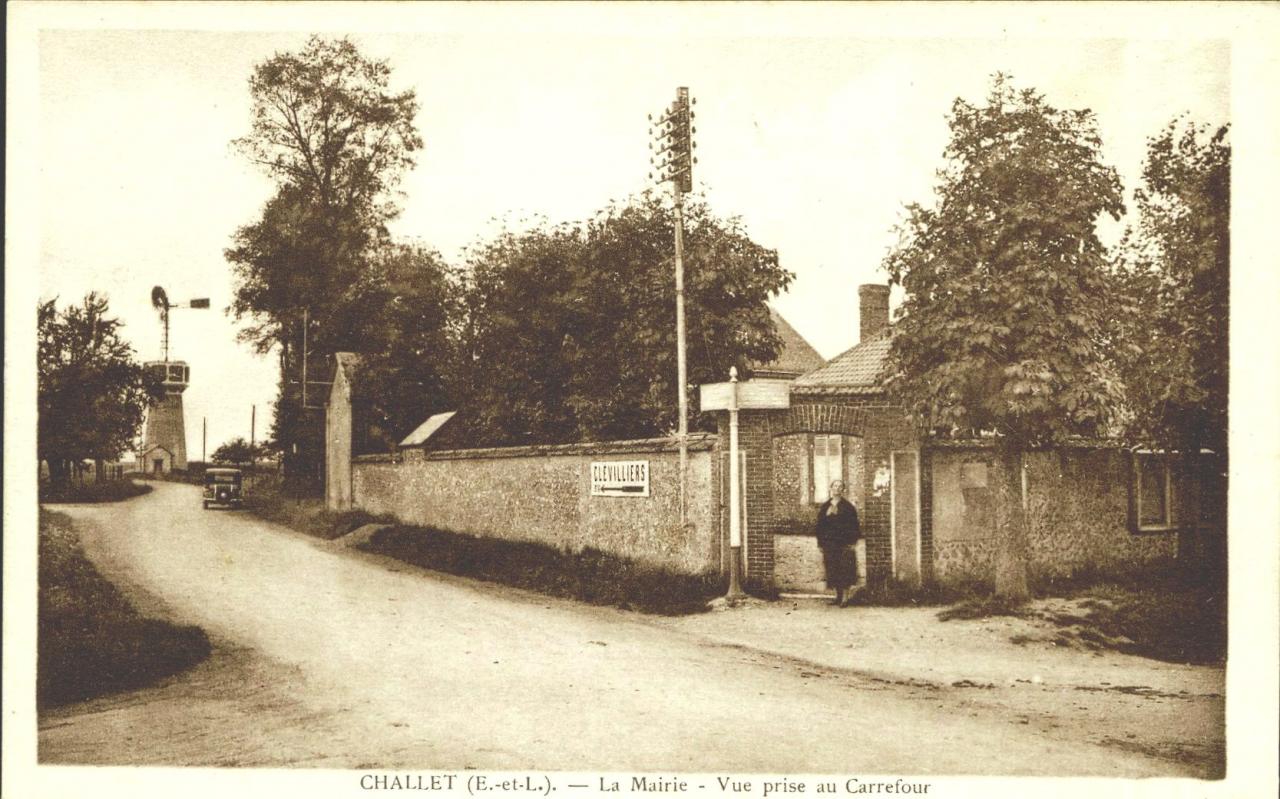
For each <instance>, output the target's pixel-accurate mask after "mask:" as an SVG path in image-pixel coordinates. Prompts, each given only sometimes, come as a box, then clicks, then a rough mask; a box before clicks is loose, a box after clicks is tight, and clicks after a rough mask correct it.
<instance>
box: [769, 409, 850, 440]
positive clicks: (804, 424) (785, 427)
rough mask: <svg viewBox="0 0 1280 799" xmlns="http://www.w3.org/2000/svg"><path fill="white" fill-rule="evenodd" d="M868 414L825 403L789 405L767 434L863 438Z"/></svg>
mask: <svg viewBox="0 0 1280 799" xmlns="http://www.w3.org/2000/svg"><path fill="white" fill-rule="evenodd" d="M866 428H867V412H866V410H865V409H863V408H855V407H852V406H849V405H833V404H828V403H807V404H803V405H792V406H791V407H790V408H788V409H787V411H786V412H785V413H781V414H779V415H778V418H777V419H776V420H775V424H774V425H773V428H772V430H771V431H770V432H772V434H773V435H774V436H775V437H777V436H785V435H791V434H793V433H840V434H842V435H846V436H858V437H859V438H861V437H863V436H865V435H866V432H865V431H866Z"/></svg>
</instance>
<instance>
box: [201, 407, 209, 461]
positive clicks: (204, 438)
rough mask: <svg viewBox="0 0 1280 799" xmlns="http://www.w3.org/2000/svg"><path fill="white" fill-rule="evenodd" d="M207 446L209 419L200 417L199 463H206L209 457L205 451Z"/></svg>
mask: <svg viewBox="0 0 1280 799" xmlns="http://www.w3.org/2000/svg"><path fill="white" fill-rule="evenodd" d="M208 446H209V417H208V416H201V417H200V462H201V463H208V462H209V456H208V453H207V452H206V451H205V450H206V449H207V448H208Z"/></svg>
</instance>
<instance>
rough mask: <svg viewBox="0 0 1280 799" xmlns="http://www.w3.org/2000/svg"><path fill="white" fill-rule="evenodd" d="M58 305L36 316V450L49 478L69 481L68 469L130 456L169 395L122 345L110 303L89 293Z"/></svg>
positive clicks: (53, 303)
mask: <svg viewBox="0 0 1280 799" xmlns="http://www.w3.org/2000/svg"><path fill="white" fill-rule="evenodd" d="M56 302H57V300H56V299H53V300H49V301H48V302H44V303H41V304H40V305H39V307H38V308H37V331H38V332H37V337H38V355H37V358H38V362H37V370H38V381H37V392H38V398H37V402H38V413H39V421H38V431H37V450H38V452H39V457H40V459H41V460H44V461H47V462H48V463H49V466H50V473H51V476H52V477H53V478H54V479H55V480H65V478H66V475H67V464H68V463H69V462H73V461H74V462H79V461H82V460H84V459H87V458H95V459H109V458H116V457H119V456H120V455H121V454H122V453H124V452H126V451H128V450H129V449H130V448H131V447H132V445H133V442H134V440H135V439H136V438H137V436H138V430H139V427H140V426H141V424H142V420H143V417H144V415H145V413H146V410H147V406H148V405H150V403H151V402H152V401H154V400H157V399H159V398H160V397H162V396H163V393H164V392H163V388H162V386H161V384H160V380H159V378H157V377H155V376H152V375H149V374H148V373H147V371H146V370H145V369H144V367H143V366H142V365H141V364H140V363H138V362H137V361H135V360H134V353H133V349H132V348H131V347H130V346H129V345H128V344H127V343H126V342H125V341H124V340H123V339H121V338H120V327H121V324H120V321H119V320H118V319H113V318H110V317H108V316H107V312H108V310H107V300H106V298H105V297H102V296H99V295H98V294H96V293H93V292H90V293H89V294H87V295H86V296H85V298H84V300H83V302H81V304H80V305H72V306H68V307H66V308H64V309H61V310H59V309H58V307H57V305H56Z"/></svg>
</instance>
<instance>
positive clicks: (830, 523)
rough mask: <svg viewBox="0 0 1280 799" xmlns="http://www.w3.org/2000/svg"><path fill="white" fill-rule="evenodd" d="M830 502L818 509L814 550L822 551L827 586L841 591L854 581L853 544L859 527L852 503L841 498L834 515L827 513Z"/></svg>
mask: <svg viewBox="0 0 1280 799" xmlns="http://www.w3.org/2000/svg"><path fill="white" fill-rule="evenodd" d="M831 503H832V500H827V501H826V502H824V503H822V504H821V505H819V506H818V528H817V533H818V535H817V538H818V547H819V548H821V549H822V565H823V568H824V570H825V571H826V580H827V585H828V586H829V587H831V588H839V589H844V588H848V587H849V586H851V585H853V584H854V583H856V582H858V556H857V554H855V551H854V549H853V545H854V544H855V543H857V541H858V539H860V538H862V528H861V527H860V526H859V525H858V511H857V509H856V508H854V507H853V503H851V502H849V500H847V499H845V498H843V497H841V498H840V499H839V500H838V503H839V504H838V506H837V510H836V512H835V514H831V513H829V512H828V511H829V510H830V508H831Z"/></svg>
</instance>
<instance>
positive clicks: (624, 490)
mask: <svg viewBox="0 0 1280 799" xmlns="http://www.w3.org/2000/svg"><path fill="white" fill-rule="evenodd" d="M591 496H593V497H647V496H649V462H648V461H592V463H591Z"/></svg>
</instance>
